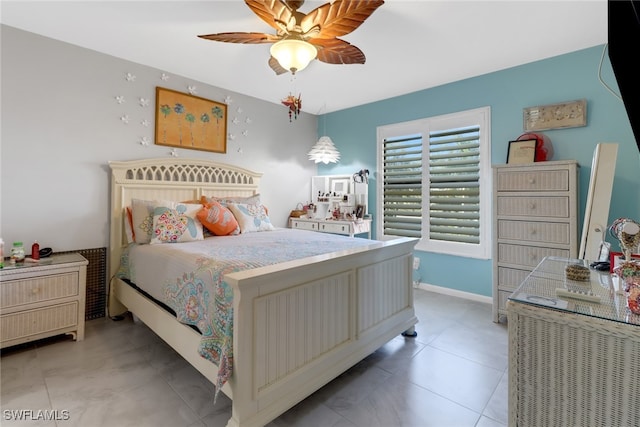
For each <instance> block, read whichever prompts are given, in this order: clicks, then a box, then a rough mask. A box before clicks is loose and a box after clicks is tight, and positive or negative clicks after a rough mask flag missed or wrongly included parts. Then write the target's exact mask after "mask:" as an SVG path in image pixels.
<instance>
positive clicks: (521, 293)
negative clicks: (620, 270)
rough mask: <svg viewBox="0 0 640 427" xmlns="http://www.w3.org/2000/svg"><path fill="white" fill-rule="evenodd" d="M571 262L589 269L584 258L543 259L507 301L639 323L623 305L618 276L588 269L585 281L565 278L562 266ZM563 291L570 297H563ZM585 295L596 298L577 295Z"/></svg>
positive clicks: (564, 268)
mask: <svg viewBox="0 0 640 427" xmlns="http://www.w3.org/2000/svg"><path fill="white" fill-rule="evenodd" d="M572 265H578V266H582V267H586V268H589V262H588V261H586V260H579V259H571V258H561V257H551V256H550V257H546V258H544V259H543V260H542V261H541V262H540V264H538V266H537V267H536V268H535V269H534V270H533V271H532V272H531V273H530V274H529V275H528V276H527V278H526V279H525V280H524V281H523V282H522V284H521V285H520V286H519V287H518V289H516V290H515V292H513V294H511V296H509V300H511V301H517V302H520V303H524V304H532V305H536V306H544V307H549V308H553V309H556V310H561V311H566V312H570V313H579V314H584V315H587V316H592V317H599V318H601V319H606V320H613V321H616V322H622V323H628V324H634V325H640V316H639V315H636V314H633V313H631V311H629V309H628V308H627V303H626V299H625V296H624V294H623V293H622V292H621V291H620V287H619V279H618V278H617V277H616V276H615V275H611V274H609V272H603V271H598V270H594V269H589V278H588V280H586V281H577V280H569V279H567V275H566V268H567V267H568V266H572ZM567 291H568V292H569V294H568V295H573V297H571V296H566V294H567ZM585 294H586V295H588V296H587V298H590V299H592V298H591V297H593V296H595V297H596V299H597V301H591V300H584V299H581V298H578V297H579V296H581V295H585Z"/></svg>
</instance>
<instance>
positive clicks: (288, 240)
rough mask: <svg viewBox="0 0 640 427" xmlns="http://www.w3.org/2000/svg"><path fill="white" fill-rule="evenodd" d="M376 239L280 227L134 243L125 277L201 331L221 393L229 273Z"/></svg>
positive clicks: (229, 346) (229, 361) (229, 344)
mask: <svg viewBox="0 0 640 427" xmlns="http://www.w3.org/2000/svg"><path fill="white" fill-rule="evenodd" d="M372 243H373V242H372V241H370V240H366V239H359V238H350V237H345V236H337V235H331V234H324V233H316V232H310V231H302V230H290V229H276V230H274V231H265V232H259V233H248V234H241V235H237V236H216V237H209V238H206V239H204V240H203V241H196V242H186V243H165V244H156V245H131V246H129V248H127V250H126V251H125V252H124V254H123V257H122V262H121V268H120V273H119V276H120V277H124V278H127V279H129V280H131V281H132V282H133V283H135V284H136V286H138V287H140V288H141V289H143V290H145V291H146V292H147V293H149V294H150V295H151V296H153V297H154V298H156V299H158V300H159V301H162V302H163V303H165V304H166V305H168V306H169V307H170V308H171V309H173V310H174V311H175V312H176V316H177V318H178V320H179V321H180V322H182V323H185V324H188V325H194V326H196V327H197V328H198V329H199V330H200V332H201V334H202V339H201V340H200V345H199V348H198V352H199V354H200V355H201V356H202V357H204V358H206V359H208V360H210V361H211V362H213V363H215V364H216V365H217V366H218V377H217V384H216V396H217V394H218V392H219V391H220V389H221V388H222V386H223V385H224V384H225V383H226V382H227V381H228V380H229V378H230V377H231V374H232V372H233V289H232V288H231V286H229V285H228V284H227V283H226V282H225V280H224V277H225V274H228V273H232V272H236V271H242V270H248V269H252V268H256V267H262V266H266V265H271V264H276V263H280V262H285V261H290V260H294V259H300V258H305V257H309V256H314V255H320V254H324V253H329V252H335V251H339V250H344V249H350V248H355V247H362V246H366V245H370V244H372Z"/></svg>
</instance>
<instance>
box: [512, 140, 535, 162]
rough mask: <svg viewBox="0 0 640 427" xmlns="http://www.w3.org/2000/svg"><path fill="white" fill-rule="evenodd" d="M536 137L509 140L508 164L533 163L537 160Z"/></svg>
mask: <svg viewBox="0 0 640 427" xmlns="http://www.w3.org/2000/svg"><path fill="white" fill-rule="evenodd" d="M537 142H538V141H537V140H535V139H523V140H521V141H520V140H518V141H509V150H508V151H507V163H508V164H521V163H533V162H535V160H536V143H537Z"/></svg>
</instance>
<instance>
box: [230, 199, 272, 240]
mask: <svg viewBox="0 0 640 427" xmlns="http://www.w3.org/2000/svg"><path fill="white" fill-rule="evenodd" d="M227 207H228V208H229V210H230V211H231V212H232V213H233V216H235V217H236V220H237V221H238V224H239V225H240V232H241V233H253V232H257V231H269V230H273V229H274V228H275V227H274V226H273V224H271V220H270V219H269V216H268V215H267V211H266V209H265V207H264V206H263V205H261V204H246V203H229V204H228V205H227Z"/></svg>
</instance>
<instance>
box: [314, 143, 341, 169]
mask: <svg viewBox="0 0 640 427" xmlns="http://www.w3.org/2000/svg"><path fill="white" fill-rule="evenodd" d="M308 155H309V160H312V161H314V162H316V163H320V162H322V163H324V164H325V165H326V164H329V163H338V161H339V160H340V153H339V152H338V149H337V148H336V146H335V145H333V141H332V140H331V138H329V137H328V136H321V137H320V139H319V140H318V142H316V143H315V145H314V146H313V147H311V151H309V154H308Z"/></svg>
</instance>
